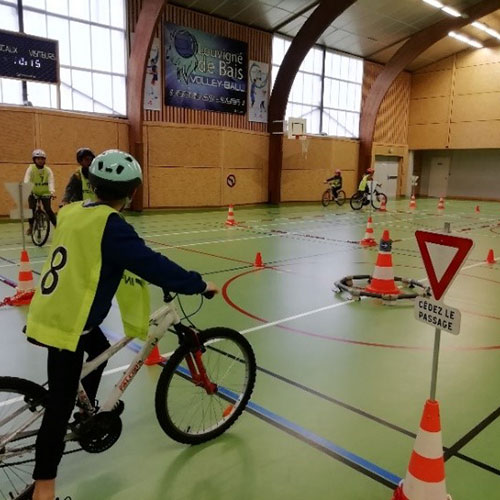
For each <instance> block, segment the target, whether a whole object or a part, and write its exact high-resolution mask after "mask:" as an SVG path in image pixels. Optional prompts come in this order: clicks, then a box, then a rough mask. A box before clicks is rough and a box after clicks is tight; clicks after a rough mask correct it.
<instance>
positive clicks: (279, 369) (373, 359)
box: [0, 199, 500, 500]
mask: <svg viewBox="0 0 500 500" xmlns="http://www.w3.org/2000/svg"><path fill="white" fill-rule="evenodd" d="M476 204H477V203H475V202H466V201H454V200H447V202H446V210H445V212H444V214H443V215H437V212H436V205H437V201H436V200H430V199H429V200H418V208H417V210H416V211H415V213H409V212H408V201H407V200H399V201H396V202H390V203H389V204H388V210H389V212H387V213H374V214H373V217H374V230H375V237H376V239H379V238H380V236H381V235H382V231H383V229H388V230H389V231H390V235H391V238H392V239H393V240H394V243H393V262H394V267H395V272H396V274H397V275H400V276H405V277H411V278H414V279H424V278H425V271H424V269H423V264H422V261H421V258H420V254H419V252H418V249H417V244H416V241H415V237H414V232H415V230H416V229H424V228H425V229H429V230H441V229H442V227H443V223H444V222H445V221H446V222H450V223H451V229H452V232H454V233H456V234H458V235H461V236H466V237H470V238H472V239H473V240H474V242H475V247H474V248H473V250H472V252H471V254H470V255H469V258H468V260H467V261H466V263H465V264H464V267H463V269H462V271H461V272H460V275H459V276H458V277H457V279H456V280H455V282H454V283H453V285H452V287H451V288H450V290H449V292H448V294H447V296H446V302H447V303H448V304H449V305H451V306H453V307H455V308H458V309H460V311H461V312H462V326H461V332H460V335H459V336H452V335H449V334H445V333H443V337H442V344H441V345H442V349H441V358H440V365H439V376H438V386H437V396H438V400H439V402H440V405H441V424H442V428H443V444H444V447H445V454H446V455H445V456H446V476H447V487H448V492H449V493H450V494H452V495H453V498H454V499H455V500H458V499H468V500H479V499H481V500H486V499H488V500H490V499H491V500H494V499H500V419H499V418H498V417H499V416H500V286H499V285H500V261H499V262H497V263H496V264H493V265H492V264H487V263H486V262H485V260H486V256H487V253H488V251H489V249H493V250H494V251H495V254H496V255H500V204H498V203H486V202H483V203H481V204H480V212H479V213H476V212H475V210H474V207H475V205H476ZM367 215H368V213H367V212H363V211H362V212H359V213H356V212H353V211H351V209H350V208H349V206H348V205H346V206H343V207H340V208H339V207H337V206H330V207H327V208H323V207H321V205H320V204H319V203H318V204H291V205H283V206H281V207H275V206H267V205H260V206H255V207H236V211H235V218H236V221H237V222H238V225H237V226H236V227H226V226H225V225H224V221H225V218H226V212H225V211H224V210H210V211H203V210H196V211H164V212H150V213H145V214H142V215H130V216H128V220H129V221H130V222H131V223H132V224H133V225H134V227H135V228H136V229H137V231H138V232H139V234H140V235H141V236H142V237H143V238H144V239H145V240H146V241H147V242H148V243H149V244H150V245H151V246H152V247H153V248H155V249H156V250H158V251H159V252H161V253H163V254H165V255H166V256H167V257H169V258H170V259H173V260H175V261H176V262H178V263H179V264H181V265H182V266H184V267H186V268H188V269H195V270H198V271H200V272H201V273H203V275H204V276H205V278H206V279H207V280H212V281H215V282H216V283H217V284H218V285H220V286H221V287H222V289H223V294H222V296H219V297H217V298H215V299H214V300H212V301H210V302H209V301H205V302H204V305H203V308H202V309H201V311H200V312H199V313H198V314H197V315H196V316H195V317H194V318H193V320H194V322H195V323H196V324H197V326H198V327H200V328H205V327H209V326H220V325H222V326H229V327H232V328H235V329H237V330H239V331H241V332H243V333H244V334H245V335H246V337H247V338H248V340H249V341H250V343H251V344H252V346H253V349H254V351H255V354H256V357H257V364H258V367H259V371H258V374H257V382H256V386H255V390H254V393H253V396H252V400H251V404H250V405H249V408H248V411H246V412H244V413H243V415H242V416H241V417H240V419H239V420H238V421H237V422H236V424H235V425H234V426H233V427H232V428H231V429H230V430H229V431H228V432H227V433H226V434H224V435H223V436H222V437H220V438H218V439H217V440H215V441H212V442H210V443H207V444H204V445H201V446H198V447H188V446H184V445H180V444H178V443H176V442H173V441H172V440H170V439H169V438H167V436H166V435H165V434H163V432H162V430H161V428H160V427H159V425H158V423H157V421H156V417H155V412H154V390H155V385H156V380H157V378H158V375H159V373H160V370H161V368H160V367H158V366H154V367H147V368H146V367H145V368H143V369H142V370H141V371H140V372H139V374H138V376H137V377H136V379H135V380H134V382H133V383H132V384H131V386H130V387H129V389H128V390H127V392H126V393H125V395H124V398H123V399H124V401H125V404H126V409H125V413H124V415H123V422H124V431H123V434H122V437H121V438H120V440H119V441H118V443H116V444H115V445H114V446H113V447H112V448H111V449H110V450H108V451H107V452H104V453H102V454H98V455H90V454H86V453H85V452H81V451H80V452H76V453H70V454H67V455H65V456H64V458H63V462H62V465H61V467H60V473H59V481H58V491H57V493H58V495H59V496H61V497H62V498H64V497H65V496H67V495H68V496H71V497H72V499H73V500H90V499H92V500H98V499H120V500H133V499H140V500H149V499H151V500H153V499H169V500H181V499H182V500H188V499H189V500H191V499H196V500H251V499H252V500H253V499H259V500H268V499H269V500H270V499H287V500H292V499H297V500H298V499H300V500H302V499H320V500H322V499H329V500H330V499H338V500H361V499H367V500H368V499H369V500H379V499H380V500H390V498H391V494H392V493H391V490H392V489H394V487H395V484H396V483H397V481H398V480H399V478H401V477H404V475H405V472H406V468H407V465H408V461H409V458H410V454H411V451H412V448H413V444H414V440H415V433H416V431H417V430H418V425H419V421H420V417H421V413H422V408H423V404H424V402H425V400H426V398H427V397H428V394H429V386H430V369H431V360H432V346H433V329H432V328H431V327H428V326H426V325H424V324H423V323H419V322H417V321H416V320H415V319H414V318H413V304H412V303H411V302H409V301H408V302H406V303H405V302H400V303H399V302H398V303H396V304H392V305H385V304H383V303H382V302H381V301H379V300H375V299H366V300H362V301H357V302H353V301H349V300H347V299H346V298H345V297H341V296H338V295H336V294H335V293H334V292H333V291H332V288H333V284H334V282H335V281H336V280H337V279H339V278H341V277H342V276H345V275H349V274H371V273H372V271H373V267H374V263H375V260H376V256H377V248H369V249H366V248H362V247H361V246H359V244H358V243H357V242H358V241H359V240H360V239H361V238H362V237H363V235H364V232H365V226H366V220H367ZM20 241H21V236H20V228H19V226H18V225H15V224H11V223H4V224H0V242H1V243H0V275H1V276H2V277H4V278H7V279H10V280H16V279H17V265H16V262H17V261H18V259H19V252H20ZM28 250H29V255H30V258H31V261H32V265H33V269H34V270H35V271H38V272H39V271H40V269H41V267H42V263H43V260H44V257H45V256H46V255H47V248H41V249H38V248H34V247H31V246H30V247H29V248H28ZM257 252H261V254H262V257H263V260H264V262H265V264H266V267H265V268H263V269H258V268H255V267H253V262H254V259H255V255H256V253H257ZM12 292H13V289H12V288H10V287H9V286H8V285H6V284H5V283H3V282H0V300H1V299H2V298H3V297H5V296H7V295H12ZM152 297H153V305H154V307H155V308H156V307H158V306H159V305H160V304H161V292H160V290H158V289H152ZM183 304H184V305H185V308H186V310H187V311H188V312H189V311H193V310H195V309H196V308H197V306H198V304H199V299H198V298H186V299H185V300H184V301H183ZM26 312H27V311H26V308H10V307H2V308H0V325H1V328H0V335H1V349H0V375H11V376H20V377H25V378H28V379H31V380H34V381H36V382H44V381H45V374H44V367H45V352H44V351H43V350H42V349H40V348H36V347H33V346H31V345H29V344H28V343H27V342H26V341H25V340H24V339H23V335H22V333H21V328H22V326H23V325H24V324H25V317H26ZM105 327H106V331H107V332H109V333H110V335H112V336H113V338H116V335H119V334H120V332H121V326H120V322H119V319H118V316H117V314H116V310H114V309H113V310H112V312H111V314H110V317H109V318H108V319H107V320H106V324H105ZM170 337H173V336H167V337H166V338H165V339H163V340H162V343H161V351H162V352H169V351H171V350H172V349H173V347H174V345H175V342H174V340H175V339H174V338H170ZM133 354H134V353H133V352H132V351H130V350H123V351H121V352H120V353H119V354H118V355H117V356H116V357H115V358H113V359H112V360H111V361H110V363H109V365H108V367H107V371H112V370H113V369H114V368H117V367H120V366H123V365H124V364H127V362H129V361H130V360H131V359H132V356H133ZM117 375H118V374H117V373H109V374H107V375H106V376H105V377H104V379H103V383H102V386H101V388H102V389H103V390H105V389H109V388H110V387H111V386H112V384H113V383H114V381H116V377H117ZM0 481H2V478H1V477H0Z"/></svg>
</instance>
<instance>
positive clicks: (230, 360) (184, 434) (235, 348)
mask: <svg viewBox="0 0 500 500" xmlns="http://www.w3.org/2000/svg"><path fill="white" fill-rule="evenodd" d="M205 296H206V297H207V298H211V296H213V293H212V292H210V293H208V294H206V295H205ZM174 298H175V297H172V296H171V295H166V296H165V297H164V302H165V304H164V305H163V306H162V307H160V308H159V309H158V310H157V311H156V312H154V313H153V314H152V315H151V317H150V320H149V332H148V336H147V339H146V340H145V342H144V345H143V347H142V349H140V351H139V352H137V354H136V355H135V357H134V358H133V360H132V361H131V363H130V365H129V366H128V368H127V369H126V371H125V372H124V373H123V376H122V377H121V379H120V380H119V381H118V383H117V384H116V385H115V386H114V388H113V389H112V390H111V393H110V394H109V396H108V397H107V399H106V400H105V403H104V404H103V405H102V407H101V408H93V407H92V405H91V403H90V401H89V399H88V397H87V395H86V393H85V390H84V388H83V386H82V384H81V382H80V385H79V389H78V398H77V399H78V406H79V407H80V408H81V409H82V410H83V418H81V419H79V422H81V423H80V424H79V425H78V426H76V427H75V425H73V424H71V425H69V426H68V432H67V434H66V438H65V440H66V441H77V442H78V443H79V445H80V446H81V448H82V449H83V450H85V451H87V452H89V453H100V452H103V451H105V450H107V449H109V448H110V447H111V446H113V445H114V444H115V443H116V442H117V441H118V439H119V437H120V435H121V432H122V421H121V418H120V416H119V415H117V414H115V413H113V412H112V411H111V410H112V409H113V408H115V405H116V404H117V403H118V401H119V400H120V397H121V396H122V394H123V393H124V391H125V390H126V388H127V387H128V386H129V385H130V383H131V382H132V380H133V379H134V377H135V376H136V374H137V372H138V371H139V370H140V368H141V367H142V365H143V364H144V361H145V359H146V358H147V357H148V355H149V353H150V352H151V351H152V350H153V348H154V347H155V346H156V345H157V343H158V341H159V340H160V339H161V338H162V337H163V336H164V335H165V334H166V332H167V331H170V332H172V333H175V334H176V335H177V337H178V340H179V346H178V347H177V348H176V349H175V351H174V352H173V354H172V355H171V356H170V358H169V359H168V361H167V362H166V364H165V365H164V367H163V370H162V372H161V374H160V377H159V379H158V383H157V386H156V393H155V411H156V417H157V420H158V423H159V424H160V427H161V428H162V429H163V431H164V432H165V433H166V434H167V436H169V437H170V438H172V439H173V440H175V441H177V442H180V443H184V444H192V445H195V444H201V443H205V442H207V441H209V440H211V439H214V438H216V437H217V436H219V435H221V434H222V433H223V432H225V431H226V430H227V429H229V427H231V426H232V425H233V424H234V422H235V421H236V420H237V419H238V417H239V416H240V415H241V413H242V412H243V410H244V409H245V407H246V405H247V403H248V401H249V399H250V396H251V394H252V391H253V388H254V384H255V376H256V361H255V355H254V352H253V350H252V347H251V345H250V343H249V342H248V340H247V339H246V338H245V337H243V335H241V333H239V332H237V331H235V330H232V329H229V328H224V327H215V328H209V329H207V330H204V331H199V330H197V329H196V327H195V326H194V325H193V323H192V322H191V321H190V320H189V318H190V317H191V316H192V314H191V315H190V316H188V315H186V314H185V313H184V309H183V308H182V303H181V302H180V301H179V304H180V307H181V309H182V312H183V313H184V317H183V318H182V320H181V318H180V317H179V314H178V313H177V310H176V308H175V305H174V304H173V303H172V301H173V299H174ZM202 303H203V299H202ZM202 303H201V304H200V307H199V308H198V310H200V309H201V306H202ZM196 312H197V311H196ZM185 319H187V320H188V321H189V324H190V325H192V326H187V325H185V324H183V323H182V322H181V321H183V320H185ZM132 341H133V339H132V338H130V337H124V338H122V339H120V340H119V341H117V342H116V343H115V344H113V345H112V346H111V347H109V348H108V349H107V350H106V351H105V352H103V353H102V354H101V355H100V356H98V357H97V358H95V359H94V360H92V361H90V362H86V363H84V365H83V368H82V373H81V378H80V380H81V379H82V378H84V377H85V376H86V375H88V374H89V373H90V372H92V371H93V370H95V369H96V368H97V367H98V366H99V365H100V364H101V363H103V362H104V361H106V360H108V359H110V358H111V357H112V356H114V355H115V354H116V353H117V352H118V351H120V350H121V349H123V348H124V347H125V346H127V345H128V344H130V343H131V342H132ZM174 375H175V376H174ZM47 395H48V391H47V390H46V389H45V387H44V386H42V385H38V384H36V383H34V382H32V381H30V380H26V379H21V378H15V377H0V498H9V499H17V500H28V499H31V495H32V492H33V488H34V485H33V483H32V479H31V474H32V468H33V467H34V453H35V439H36V435H37V431H38V427H39V423H40V421H41V417H42V416H43V412H44V408H45V405H46V404H47ZM6 412H7V414H6V415H5V413H6ZM1 472H3V473H1ZM6 488H8V489H6Z"/></svg>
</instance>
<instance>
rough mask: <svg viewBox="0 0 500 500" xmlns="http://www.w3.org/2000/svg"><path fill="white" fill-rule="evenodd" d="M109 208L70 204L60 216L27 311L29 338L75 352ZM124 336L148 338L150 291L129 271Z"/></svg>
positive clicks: (121, 290) (122, 302)
mask: <svg viewBox="0 0 500 500" xmlns="http://www.w3.org/2000/svg"><path fill="white" fill-rule="evenodd" d="M113 213H118V212H117V211H116V210H114V209H112V208H111V207H109V206H107V205H95V206H90V207H89V206H87V207H85V206H83V203H81V202H76V203H70V204H69V205H66V206H65V207H63V208H62V209H61V210H60V211H59V214H58V219H57V228H56V231H55V233H54V240H53V243H52V247H51V249H50V253H49V257H48V259H47V260H46V262H45V264H44V266H43V270H42V274H41V277H40V283H39V285H38V287H37V289H36V292H35V295H34V297H33V300H32V301H31V305H30V308H29V311H28V322H27V329H26V333H27V335H28V337H30V338H32V339H34V340H36V341H38V342H41V343H42V344H45V345H49V346H52V347H56V348H59V349H67V350H69V351H75V350H76V347H77V345H78V341H79V339H80V335H81V334H82V332H83V330H84V328H85V324H86V323H87V319H88V316H89V312H90V308H91V306H92V303H93V302H94V298H95V295H96V291H97V286H98V283H99V277H100V275H101V265H102V255H101V242H102V237H103V234H104V228H105V227H106V222H107V220H108V217H109V216H110V215H111V214H113ZM116 297H117V300H118V305H119V307H120V313H121V316H122V321H123V327H124V331H125V334H126V335H127V336H130V337H139V338H142V339H144V338H146V336H147V332H148V323H149V313H150V310H149V288H148V284H147V283H146V282H145V281H144V280H142V279H141V278H139V277H138V276H136V275H134V274H132V273H130V272H129V271H125V273H124V274H123V277H122V280H121V282H120V286H119V287H118V291H117V293H116Z"/></svg>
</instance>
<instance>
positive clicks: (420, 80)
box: [411, 70, 453, 99]
mask: <svg viewBox="0 0 500 500" xmlns="http://www.w3.org/2000/svg"><path fill="white" fill-rule="evenodd" d="M452 73H453V72H452V70H445V71H434V72H432V73H423V74H421V73H418V74H415V75H413V78H412V82H411V98H412V99H417V98H420V97H439V96H447V95H450V93H451V82H452Z"/></svg>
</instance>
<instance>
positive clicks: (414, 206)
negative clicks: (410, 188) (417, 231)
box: [410, 194, 417, 210]
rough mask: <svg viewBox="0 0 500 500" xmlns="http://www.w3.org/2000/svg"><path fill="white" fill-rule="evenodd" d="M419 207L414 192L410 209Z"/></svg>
mask: <svg viewBox="0 0 500 500" xmlns="http://www.w3.org/2000/svg"><path fill="white" fill-rule="evenodd" d="M416 208H417V200H416V199H415V195H414V194H412V195H411V198H410V210H415V209H416Z"/></svg>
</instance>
